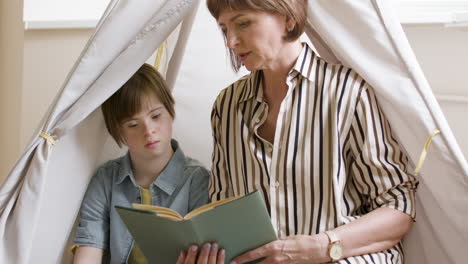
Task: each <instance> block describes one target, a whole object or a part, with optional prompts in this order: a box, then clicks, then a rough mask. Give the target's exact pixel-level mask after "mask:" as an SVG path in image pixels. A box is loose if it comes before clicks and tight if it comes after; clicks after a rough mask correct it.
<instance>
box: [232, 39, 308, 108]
mask: <svg viewBox="0 0 468 264" xmlns="http://www.w3.org/2000/svg"><path fill="white" fill-rule="evenodd" d="M316 59H317V55H316V54H315V52H314V51H313V50H312V49H311V48H310V47H309V45H308V44H307V43H306V42H303V43H302V50H301V53H300V54H299V57H297V60H296V63H295V64H294V67H293V68H292V69H291V71H290V72H289V74H288V80H290V81H291V80H294V79H295V78H297V77H298V76H299V75H302V76H303V77H305V78H307V79H309V80H310V81H313V79H314V78H315V70H312V65H313V64H312V61H313V60H316ZM239 81H240V82H246V83H245V84H243V85H242V84H240V85H241V86H244V87H245V88H244V89H242V92H241V94H240V96H239V101H238V103H243V102H245V101H247V100H250V99H252V98H254V96H255V98H256V100H257V101H259V102H260V101H262V98H263V90H262V89H260V87H261V84H262V82H263V73H262V71H261V70H256V71H253V72H252V73H251V74H249V75H247V76H244V77H243V78H241V79H240V80H239ZM238 85H239V84H238Z"/></svg>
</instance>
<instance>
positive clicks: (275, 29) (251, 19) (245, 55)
mask: <svg viewBox="0 0 468 264" xmlns="http://www.w3.org/2000/svg"><path fill="white" fill-rule="evenodd" d="M218 23H219V26H220V27H221V30H222V31H223V33H224V35H225V37H226V45H227V46H228V48H230V49H232V51H233V52H234V54H236V56H238V57H239V59H240V60H241V61H242V63H243V64H244V65H245V67H246V68H247V69H248V70H249V71H253V70H264V69H273V68H274V67H275V64H278V63H280V62H281V61H282V60H283V56H284V55H283V51H284V48H285V45H286V44H287V42H286V40H284V39H283V38H284V36H285V35H286V26H287V19H286V17H285V16H283V15H279V14H271V13H267V12H262V11H251V10H234V11H233V10H224V11H222V12H221V14H220V16H219V18H218Z"/></svg>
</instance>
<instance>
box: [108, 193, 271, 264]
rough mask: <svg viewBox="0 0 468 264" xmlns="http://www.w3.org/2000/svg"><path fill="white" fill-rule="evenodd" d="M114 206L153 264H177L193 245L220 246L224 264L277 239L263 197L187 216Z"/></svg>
mask: <svg viewBox="0 0 468 264" xmlns="http://www.w3.org/2000/svg"><path fill="white" fill-rule="evenodd" d="M133 206H134V207H135V208H128V207H121V206H115V208H116V210H117V212H118V213H119V215H120V217H121V218H122V220H123V222H124V223H125V225H126V226H127V228H128V230H129V231H130V233H131V234H132V236H133V238H134V239H135V241H136V243H137V244H138V245H139V247H140V248H141V250H142V251H143V254H144V255H145V257H146V259H147V260H148V262H149V263H152V264H160V263H162V264H166V263H176V261H177V258H178V257H179V254H180V252H181V251H182V250H187V249H188V248H189V247H190V246H191V245H193V244H197V245H199V246H201V245H202V244H203V243H205V242H216V243H218V245H219V248H224V249H225V251H226V258H225V263H230V262H231V260H232V259H233V258H234V257H236V256H238V255H241V254H242V253H245V252H247V251H249V250H251V249H255V248H257V247H260V246H262V245H264V244H266V243H268V242H271V241H273V240H276V239H277V236H276V233H275V230H274V228H273V225H272V224H271V221H270V217H269V215H268V212H267V209H266V207H265V202H264V200H263V197H262V195H261V194H260V192H258V191H256V192H253V193H250V194H247V195H245V196H241V197H235V198H227V199H225V200H220V201H216V202H213V203H209V204H206V205H204V206H201V207H199V208H197V209H195V210H193V211H192V212H189V213H188V214H187V215H185V216H181V215H180V214H179V213H177V212H176V211H174V210H172V209H169V208H164V207H160V206H151V205H141V204H133Z"/></svg>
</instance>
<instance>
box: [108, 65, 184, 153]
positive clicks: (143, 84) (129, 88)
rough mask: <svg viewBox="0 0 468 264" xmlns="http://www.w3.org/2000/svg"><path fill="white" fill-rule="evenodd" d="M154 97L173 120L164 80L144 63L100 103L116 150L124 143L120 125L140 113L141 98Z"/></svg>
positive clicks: (172, 107)
mask: <svg viewBox="0 0 468 264" xmlns="http://www.w3.org/2000/svg"><path fill="white" fill-rule="evenodd" d="M153 95H154V96H156V97H157V98H158V99H159V100H160V101H161V103H162V104H163V105H164V107H165V108H166V109H167V111H168V112H169V114H170V115H171V117H172V118H173V119H174V118H175V111H174V98H173V97H172V95H171V91H170V90H169V87H168V86H167V83H166V81H165V80H164V78H163V77H162V76H161V74H160V73H159V72H158V71H157V70H156V69H155V68H154V67H153V66H151V65H149V64H146V63H145V64H143V65H142V66H141V67H140V68H139V69H138V71H137V72H136V73H135V74H133V76H132V77H131V78H130V79H129V80H128V81H127V82H126V83H125V84H124V85H122V87H121V88H120V89H119V90H118V91H117V92H115V93H114V94H113V95H112V96H111V97H109V98H108V99H107V100H106V101H105V102H104V103H103V104H102V106H101V109H102V113H103V115H104V121H105V123H106V127H107V131H109V134H110V135H111V136H112V137H113V138H114V140H115V142H117V145H119V147H121V146H122V144H125V142H124V139H123V137H122V133H121V125H122V122H123V121H124V120H125V119H128V118H131V117H132V116H134V115H135V114H137V113H138V112H140V111H141V110H142V107H143V104H144V102H145V99H144V97H148V96H153Z"/></svg>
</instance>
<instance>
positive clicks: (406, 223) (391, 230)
mask: <svg viewBox="0 0 468 264" xmlns="http://www.w3.org/2000/svg"><path fill="white" fill-rule="evenodd" d="M412 224H413V220H412V218H411V216H409V215H407V214H405V213H402V212H401V211H398V210H394V209H391V208H379V209H376V210H374V211H372V212H370V213H368V214H366V215H364V216H363V217H361V218H359V219H357V220H355V221H353V222H351V223H349V224H346V225H342V226H340V227H338V228H336V229H335V230H334V232H335V233H336V234H337V235H338V237H339V238H340V240H341V243H342V245H343V248H344V255H343V258H347V257H351V256H358V255H363V254H368V253H374V252H380V251H384V250H386V249H389V248H391V247H393V246H394V245H395V244H397V243H398V242H399V241H400V240H401V239H402V238H403V236H404V235H405V234H406V233H407V232H409V230H410V229H411V226H412ZM329 245H330V241H329V239H328V237H327V235H325V233H320V234H316V235H312V236H305V235H299V236H291V237H286V238H284V239H280V240H276V241H273V242H271V243H269V244H266V245H264V246H262V247H260V248H257V249H255V250H252V251H249V252H247V253H246V254H243V255H241V256H239V257H236V258H235V259H234V261H235V262H236V263H239V264H240V263H246V262H249V261H253V260H256V259H259V258H266V259H265V262H261V263H285V264H286V263H324V262H330V261H331V258H330V257H329V255H328V250H329Z"/></svg>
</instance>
